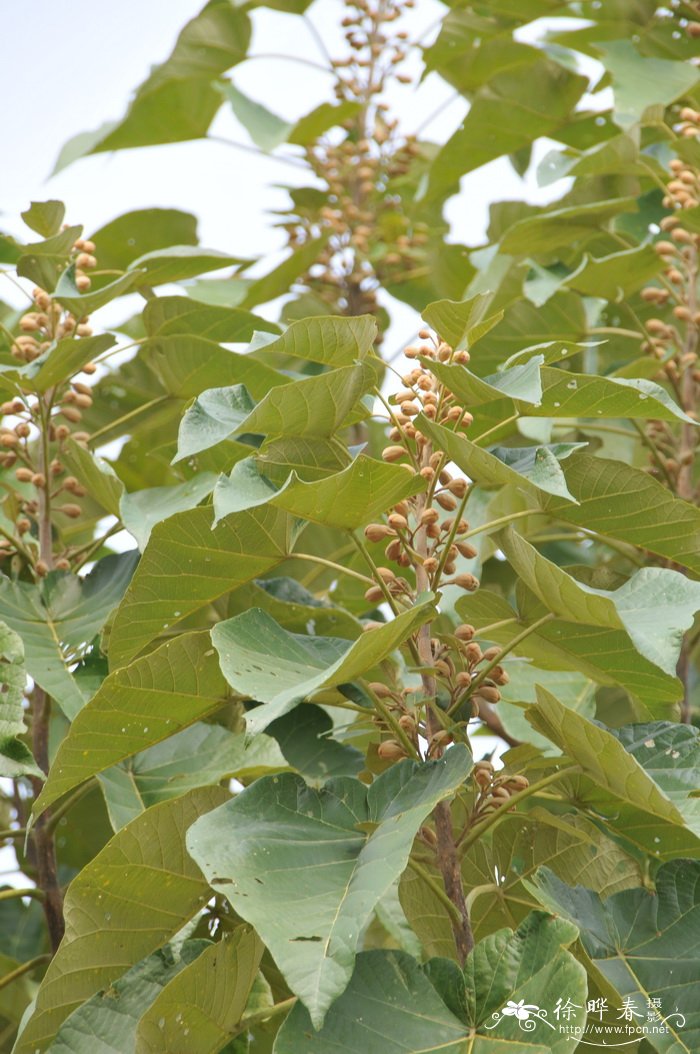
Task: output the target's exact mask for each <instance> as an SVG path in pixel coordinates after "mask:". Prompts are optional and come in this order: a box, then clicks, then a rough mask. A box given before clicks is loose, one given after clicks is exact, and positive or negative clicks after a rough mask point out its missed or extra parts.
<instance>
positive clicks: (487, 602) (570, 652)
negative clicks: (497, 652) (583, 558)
mask: <svg viewBox="0 0 700 1054" xmlns="http://www.w3.org/2000/svg"><path fill="white" fill-rule="evenodd" d="M530 596H532V594H530ZM457 611H458V613H459V615H460V617H461V618H462V619H464V620H465V621H466V622H472V623H474V625H476V626H477V627H478V626H484V627H489V628H488V629H487V630H486V631H485V636H486V638H487V640H493V641H496V642H497V643H498V644H505V645H508V644H510V642H511V641H512V640H513V638H514V637H515V636H516V635H517V634H518V633H519V632H520V630H522V629H524V628H526V627H530V628H531V632H530V633H529V634H528V635H527V637H526V638H525V639H524V640H523V641H522V642H521V643H520V644H519V645H518V647H517V648H516V649H515V651H516V654H518V655H526V656H529V657H530V658H532V659H533V661H534V662H535V664H536V665H537V666H538V667H542V668H543V669H545V670H575V671H576V672H578V673H580V674H584V675H585V676H587V677H590V678H591V679H592V680H594V681H596V682H597V683H598V684H610V685H611V684H619V685H622V686H623V687H624V688H625V689H627V691H629V692H631V693H632V695H634V696H635V698H636V699H638V700H639V701H640V704H641V706H642V709H641V711H640V712H641V714H642V716H646V717H654V716H661V715H664V716H665V715H666V714H667V713H668V708H669V705H670V704H672V703H677V702H678V700H679V699H680V698H681V697H682V695H683V686H682V685H681V682H680V681H679V680H678V678H676V677H670V676H669V675H668V674H666V673H662V671H661V670H660V669H659V668H658V666H655V665H654V664H653V663H651V662H649V660H648V659H646V658H645V657H644V656H643V655H640V654H639V652H638V651H637V649H636V648H635V646H634V645H633V644H632V641H631V640H630V638H629V636H628V635H627V634H626V633H624V632H623V631H621V630H610V629H604V628H602V627H600V626H584V625H583V624H582V623H579V622H566V621H564V619H554V620H553V621H551V622H547V623H544V624H542V625H540V627H539V628H538V629H537V630H532V627H533V624H534V622H535V621H538V620H539V619H540V616H541V615H543V614H544V613H545V612H544V611H543V610H542V609H541V608H540V610H539V611H538V612H537V613H535V612H532V613H531V612H529V611H528V613H527V615H526V616H525V615H522V614H521V615H520V616H518V615H517V613H516V612H515V610H514V609H513V608H512V607H511V606H510V604H509V603H508V602H507V601H506V600H504V599H503V597H501V596H499V595H498V594H496V593H491V592H489V591H488V590H486V589H480V590H478V592H477V593H474V594H472V595H470V596H463V597H461V598H460V600H459V601H458V602H457Z"/></svg>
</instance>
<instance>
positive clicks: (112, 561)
mask: <svg viewBox="0 0 700 1054" xmlns="http://www.w3.org/2000/svg"><path fill="white" fill-rule="evenodd" d="M134 564H135V560H134V555H133V553H124V554H120V555H113V556H107V557H105V558H104V559H102V560H100V561H99V562H98V563H97V564H96V565H95V567H94V569H93V570H92V571H91V572H90V573H89V574H88V575H86V576H85V577H84V578H82V579H81V578H78V577H77V576H76V575H70V574H64V573H62V572H54V573H53V574H51V575H49V576H48V577H47V578H45V579H44V580H43V582H42V583H41V585H39V586H37V585H33V584H31V583H29V582H21V581H19V580H12V579H9V578H5V577H4V576H2V577H1V578H0V619H2V620H3V621H4V622H6V623H7V625H8V626H10V628H11V629H13V630H14V631H15V632H16V633H17V634H19V636H20V637H21V638H22V641H23V642H24V655H25V662H26V666H27V672H28V674H29V675H30V677H32V678H33V679H34V680H35V681H36V682H37V684H38V685H40V687H41V688H43V689H44V690H45V691H46V692H48V694H49V695H50V696H52V698H54V699H55V700H56V702H57V703H58V704H59V706H60V707H61V709H62V710H63V712H64V713H65V715H66V717H68V718H69V719H72V718H74V717H75V715H76V714H77V712H78V711H79V710H80V709H81V708H82V707H83V705H84V703H85V699H84V698H83V696H82V694H81V692H80V690H79V688H78V686H77V684H76V681H75V679H74V677H73V676H72V674H71V673H70V671H69V666H70V665H72V664H73V663H74V662H75V661H76V659H77V658H78V657H80V655H81V654H82V653H83V652H84V651H85V649H86V648H87V646H88V645H89V644H90V643H91V641H92V640H93V638H94V637H95V636H96V635H97V634H98V633H99V632H100V630H101V628H102V626H103V625H104V623H105V621H106V620H107V618H108V617H109V615H110V614H111V612H112V609H113V607H114V605H115V604H116V603H117V602H118V601H119V599H120V598H121V596H122V594H123V592H124V590H125V589H126V586H127V584H128V582H129V579H130V578H131V575H132V574H133V570H134Z"/></svg>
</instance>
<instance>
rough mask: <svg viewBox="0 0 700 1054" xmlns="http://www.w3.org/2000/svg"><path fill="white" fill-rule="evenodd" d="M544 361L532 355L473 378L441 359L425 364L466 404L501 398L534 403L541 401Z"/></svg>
mask: <svg viewBox="0 0 700 1054" xmlns="http://www.w3.org/2000/svg"><path fill="white" fill-rule="evenodd" d="M427 361H428V360H425V363H424V364H427ZM544 361H545V357H544V355H533V356H532V358H530V359H528V361H527V362H524V363H521V364H519V365H515V366H511V367H510V368H509V369H506V370H503V371H502V372H501V373H494V374H492V375H491V376H490V377H477V375H476V374H475V373H472V372H471V371H470V370H468V369H467V368H466V366H457V365H450V364H448V363H444V362H433V361H432V360H430V363H429V366H430V369H431V371H432V372H433V373H434V374H435V376H436V377H439V378H440V380H441V381H444V382H445V384H446V385H447V388H448V390H449V391H451V392H454V394H455V395H456V396H457V398H458V399H459V400H460V401H461V402H462V403H463V404H464V405H465V406H467V407H473V406H479V405H480V404H481V403H488V402H492V401H493V400H494V399H504V398H508V399H517V400H518V401H520V402H525V403H529V404H532V405H533V406H537V405H539V403H540V402H541V401H542V380H541V377H540V366H541V365H542V363H543V362H544ZM523 412H526V413H530V412H531V411H530V410H527V411H523Z"/></svg>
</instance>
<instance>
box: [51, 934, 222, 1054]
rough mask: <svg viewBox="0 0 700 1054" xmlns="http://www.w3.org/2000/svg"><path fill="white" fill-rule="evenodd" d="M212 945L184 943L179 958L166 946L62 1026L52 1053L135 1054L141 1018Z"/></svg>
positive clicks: (89, 1000)
mask: <svg viewBox="0 0 700 1054" xmlns="http://www.w3.org/2000/svg"><path fill="white" fill-rule="evenodd" d="M211 947H217V945H213V946H212V945H210V944H209V942H208V941H204V940H195V941H185V943H184V944H183V945H182V948H181V949H179V951H178V952H176V951H175V949H173V948H172V947H171V946H166V947H165V948H163V949H161V950H160V951H157V952H154V953H153V955H149V956H148V958H146V959H143V960H142V961H141V962H140V963H137V964H136V966H132V968H131V969H130V970H128V971H127V972H126V973H125V974H124V976H123V977H121V978H120V979H119V980H118V981H115V982H114V984H113V985H111V986H110V988H109V990H108V991H107V992H98V994H97V995H94V996H93V997H92V999H88V1001H87V1003H83V1005H82V1006H79V1007H78V1009H77V1010H74V1011H73V1013H72V1014H71V1015H70V1017H69V1018H68V1019H67V1020H66V1021H64V1022H63V1024H62V1025H61V1027H60V1029H59V1031H58V1035H57V1036H56V1038H55V1040H54V1041H53V1043H52V1044H51V1050H52V1051H57V1052H58V1054H94V1052H95V1051H96V1050H105V1049H109V1050H110V1051H113V1052H114V1054H132V1052H133V1050H134V1049H135V1046H134V1044H135V1042H136V1030H137V1027H138V1024H139V1021H140V1019H141V1017H142V1015H143V1014H145V1013H147V1012H148V1008H149V1007H150V1006H151V1005H152V1004H153V1001H154V1000H155V999H156V998H157V997H158V996H159V995H160V994H161V993H162V992H163V989H164V988H165V986H166V985H168V984H169V983H171V982H172V981H173V980H174V979H175V978H176V977H177V976H178V974H180V973H181V972H182V971H183V970H186V969H187V968H188V967H189V968H190V969H191V968H192V966H193V965H194V964H195V963H196V962H198V960H199V959H200V958H201V957H202V956H203V955H205V954H206V951H207V949H209V948H211Z"/></svg>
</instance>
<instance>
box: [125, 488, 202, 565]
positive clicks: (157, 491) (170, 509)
mask: <svg viewBox="0 0 700 1054" xmlns="http://www.w3.org/2000/svg"><path fill="white" fill-rule="evenodd" d="M215 483H216V476H215V475H214V474H213V472H200V474H199V475H197V476H193V477H192V479H189V480H186V481H185V482H184V483H177V484H175V486H173V487H145V488H144V489H143V490H137V491H134V492H133V493H132V494H127V493H124V494H122V497H121V501H120V503H119V514H120V518H121V521H122V523H123V524H124V526H125V527H126V529H127V531H128V532H129V534H132V535H133V536H134V538H135V539H136V543H137V545H138V547H139V549H140V550H141V551H142V552H143V550H144V549H145V547H146V545H147V544H148V539H149V538H150V536H151V531H152V530H153V528H154V527H155V525H156V524H157V523H160V522H161V520H167V518H168V517H169V516H174V515H175V513H177V512H184V511H185V510H186V509H193V508H195V507H196V506H197V505H199V503H200V502H201V501H203V500H204V498H206V497H207V496H208V495H209V494H211V492H212V490H213V489H214V484H215Z"/></svg>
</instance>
